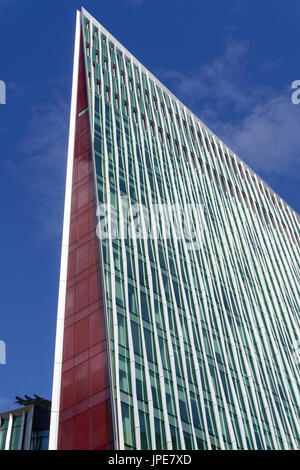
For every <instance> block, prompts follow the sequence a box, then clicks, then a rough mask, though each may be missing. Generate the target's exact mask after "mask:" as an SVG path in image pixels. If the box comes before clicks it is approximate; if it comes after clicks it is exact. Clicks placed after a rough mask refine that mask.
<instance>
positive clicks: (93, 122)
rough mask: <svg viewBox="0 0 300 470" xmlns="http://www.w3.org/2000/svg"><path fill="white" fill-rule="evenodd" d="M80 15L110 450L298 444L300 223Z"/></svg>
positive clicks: (294, 446) (93, 22)
mask: <svg viewBox="0 0 300 470" xmlns="http://www.w3.org/2000/svg"><path fill="white" fill-rule="evenodd" d="M81 21H82V24H81V27H82V33H81V34H82V37H83V42H82V44H83V45H84V52H85V68H86V81H87V84H88V111H89V114H90V126H91V142H92V144H93V145H92V158H93V168H94V179H95V184H96V188H97V191H96V202H97V205H98V207H99V209H98V227H97V230H98V232H97V233H98V236H99V247H100V265H101V273H100V274H101V276H102V282H103V288H104V300H103V302H104V312H105V315H106V327H107V341H108V346H107V348H108V351H109V357H110V362H109V367H110V387H111V396H112V402H113V403H112V405H113V406H112V409H113V411H112V413H113V417H114V418H113V422H114V427H115V446H116V448H119V449H208V450H209V449H298V448H299V447H300V440H299V439H300V436H299V375H298V374H299V355H298V349H297V348H298V342H297V338H298V337H299V311H300V302H299V279H300V270H299V258H300V253H299V247H300V241H299V216H298V215H297V214H296V213H295V212H294V211H293V210H292V209H291V208H290V207H289V206H287V205H286V203H285V202H284V201H282V199H280V198H279V197H278V196H277V195H276V194H275V193H274V192H273V191H272V189H271V188H269V187H268V186H267V185H266V184H265V183H264V182H263V181H262V180H261V179H260V178H259V176H258V175H256V174H255V173H253V171H252V170H250V169H249V168H248V167H247V166H246V165H245V164H244V163H243V162H242V161H241V160H240V159H239V158H238V157H237V156H236V155H235V154H234V153H233V152H232V151H231V150H230V149H229V148H228V147H226V145H224V143H223V142H222V141H221V140H220V139H218V137H216V136H215V135H214V134H213V133H212V132H211V131H210V130H209V129H207V127H206V126H205V125H204V124H203V123H202V122H201V121H199V119H198V118H197V117H196V116H195V115H193V114H192V113H191V112H190V111H189V110H188V109H187V108H186V107H185V106H184V105H183V104H182V103H180V102H179V100H178V99H177V98H176V97H175V96H174V95H172V93H171V92H169V91H168V90H167V89H166V88H165V87H164V86H163V85H162V84H161V83H160V82H159V81H158V80H157V79H156V78H155V77H154V76H153V75H152V74H151V73H150V72H149V71H148V70H146V69H145V68H144V67H143V66H142V65H141V64H140V62H138V61H137V60H136V59H135V58H134V57H133V56H132V55H131V54H130V53H129V52H128V51H127V50H126V49H125V48H124V47H123V46H122V45H121V44H120V43H119V42H118V41H116V40H115V39H114V38H113V37H112V36H111V35H110V34H109V33H108V32H107V31H106V30H105V29H104V28H103V27H102V26H101V25H100V24H99V23H98V22H97V21H96V20H95V19H94V18H92V17H91V16H90V15H89V14H88V13H87V12H86V11H85V10H83V11H82V13H81ZM157 207H159V208H160V210H162V208H163V210H167V209H168V208H172V210H173V212H172V217H171V219H170V217H169V218H166V217H162V216H161V213H159V215H157V212H155V213H154V211H153V208H156V209H157ZM141 208H142V210H141ZM174 208H175V209H176V210H175V211H174ZM105 211H107V212H106V213H105V217H103V215H104V212H105ZM134 211H136V212H134ZM133 212H134V213H133ZM124 213H125V216H124ZM182 214H183V215H182ZM182 218H183V219H184V220H182ZM166 220H167V221H168V222H170V220H171V222H172V223H171V224H170V225H169V226H168V224H166V223H165V222H166ZM103 221H105V227H104V224H103ZM137 228H138V230H137Z"/></svg>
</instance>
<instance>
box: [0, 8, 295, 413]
mask: <svg viewBox="0 0 300 470" xmlns="http://www.w3.org/2000/svg"><path fill="white" fill-rule="evenodd" d="M82 5H83V6H84V7H85V8H86V9H87V10H88V11H90V13H91V14H92V15H94V16H95V17H96V18H97V19H98V20H99V21H100V22H101V23H102V24H103V25H104V26H105V28H106V29H108V30H109V31H110V32H111V33H112V34H113V35H114V36H115V37H116V38H117V39H118V40H119V41H120V42H121V43H122V44H124V46H125V47H127V49H129V50H130V51H131V52H132V53H133V54H134V55H135V56H136V57H137V58H138V59H139V60H140V61H141V62H142V63H143V64H144V65H145V66H146V67H147V68H149V69H150V70H151V72H152V73H154V75H156V76H157V77H158V78H159V79H160V80H161V81H162V82H163V83H164V84H165V85H166V86H167V87H168V88H170V89H171V91H173V93H174V94H175V95H176V96H178V98H179V99H181V100H182V101H183V102H184V103H185V104H186V105H187V106H188V107H190V108H191V109H192V110H193V111H194V112H195V113H196V114H197V115H198V116H199V117H200V118H201V119H202V120H203V121H204V122H205V123H206V124H207V125H208V126H209V127H210V128H211V129H212V130H214V131H215V133H216V134H217V135H219V136H220V137H222V138H223V139H224V141H225V142H226V143H227V144H228V145H229V146H231V147H232V148H233V150H234V151H235V152H236V153H237V154H238V155H239V156H240V157H241V158H242V159H243V160H245V161H246V162H247V163H248V164H249V165H250V166H251V167H252V168H253V169H254V170H255V171H256V172H257V173H258V174H260V175H261V176H262V177H263V179H264V180H265V181H266V182H267V183H268V184H270V186H272V187H273V188H274V190H275V191H276V192H277V193H278V194H279V195H280V196H281V197H282V198H283V199H285V200H286V202H288V203H289V204H290V205H291V206H292V207H293V208H294V209H295V210H296V211H297V212H300V197H299V194H300V176H299V175H300V132H299V124H300V105H298V106H297V105H294V104H292V101H291V95H292V91H293V90H292V89H291V84H292V82H293V81H294V80H297V79H300V70H299V57H298V55H299V52H298V47H297V45H298V44H299V39H300V29H299V23H300V4H299V1H297V0H274V1H273V2H270V1H269V0H244V1H242V0H226V1H224V0H210V1H209V2H208V1H202V0H110V1H100V0H86V1H85V2H84V3H83V4H82ZM80 7H81V2H77V1H75V0H59V1H57V0H51V1H48V0H43V1H37V0H0V44H1V47H0V80H4V81H5V82H6V85H7V104H6V105H0V154H1V159H0V167H1V171H0V195H1V202H2V204H1V211H2V230H1V232H0V239H1V247H2V250H1V257H2V269H1V271H0V276H1V278H0V286H1V313H0V315H1V316H0V340H3V341H5V342H6V347H7V364H6V365H0V410H5V409H8V408H11V407H13V406H14V405H13V402H14V397H15V395H23V394H28V395H30V394H34V393H36V394H38V395H41V396H43V397H45V398H51V387H52V371H53V360H54V341H55V327H56V307H57V294H58V278H59V264H60V243H61V232H62V216H63V199H64V178H65V166H66V148H67V136H68V120H69V116H68V113H69V105H70V93H71V79H72V60H73V43H74V28H75V11H76V8H80Z"/></svg>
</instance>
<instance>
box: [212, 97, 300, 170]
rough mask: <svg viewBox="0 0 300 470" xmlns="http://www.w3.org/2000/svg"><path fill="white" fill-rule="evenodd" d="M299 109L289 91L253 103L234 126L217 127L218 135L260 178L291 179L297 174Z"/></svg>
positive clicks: (299, 143)
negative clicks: (265, 175)
mask: <svg viewBox="0 0 300 470" xmlns="http://www.w3.org/2000/svg"><path fill="white" fill-rule="evenodd" d="M299 121H300V106H296V105H293V104H292V102H291V93H290V90H284V91H282V92H281V93H280V94H279V95H278V96H272V97H269V98H268V99H267V100H265V101H264V102H260V103H257V105H256V106H254V107H253V108H252V109H251V110H250V111H249V113H248V114H247V116H245V117H244V118H243V119H242V120H241V121H240V122H238V123H237V124H235V125H231V124H228V125H226V124H221V123H219V125H218V128H219V132H221V133H222V135H223V138H224V139H225V140H226V141H227V142H228V144H229V145H230V146H231V147H232V148H233V150H235V151H236V152H237V153H238V155H239V156H240V157H241V158H243V159H245V160H246V161H247V163H248V164H249V165H250V166H252V167H254V169H255V170H256V171H262V172H263V173H264V174H274V175H276V174H277V175H281V174H282V175H289V174H290V175H295V174H296V173H297V172H298V173H299V171H300V132H299Z"/></svg>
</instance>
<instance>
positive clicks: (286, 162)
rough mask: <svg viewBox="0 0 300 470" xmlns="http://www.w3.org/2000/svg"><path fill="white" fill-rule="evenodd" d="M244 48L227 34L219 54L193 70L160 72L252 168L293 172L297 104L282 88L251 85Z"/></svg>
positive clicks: (298, 144)
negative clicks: (293, 102) (228, 37)
mask: <svg viewBox="0 0 300 470" xmlns="http://www.w3.org/2000/svg"><path fill="white" fill-rule="evenodd" d="M248 51H249V45H248V44H247V43H244V42H240V41H237V40H235V39H232V38H230V39H229V40H228V42H227V45H226V47H225V50H224V53H223V54H222V55H220V56H218V57H215V58H214V59H213V60H212V61H211V62H210V63H208V64H204V65H202V66H201V67H199V69H198V70H196V71H185V72H182V71H167V72H162V73H161V76H162V77H163V78H164V77H166V78H168V79H169V80H170V81H171V84H172V86H173V88H174V91H175V94H176V95H177V96H178V97H179V98H180V99H182V100H183V101H184V102H185V103H186V104H187V105H188V106H189V107H191V108H192V109H193V110H194V111H195V113H196V114H197V115H198V116H199V117H200V119H201V120H202V121H203V122H205V123H206V124H207V125H208V126H209V127H210V128H211V129H212V130H214V132H215V133H216V134H217V135H219V136H220V137H221V138H222V139H223V140H224V141H225V142H226V143H227V144H228V145H229V146H230V147H232V149H233V150H234V151H235V152H236V153H237V154H238V155H239V156H240V157H241V158H242V159H243V160H245V161H246V162H247V163H248V164H249V165H250V166H252V168H253V169H254V170H255V171H257V172H259V171H262V172H264V174H265V175H267V174H268V175H280V174H285V175H289V174H290V175H294V172H295V169H296V168H297V169H298V171H299V169H300V132H299V119H300V105H299V106H295V105H293V104H292V102H291V94H292V90H290V89H289V88H288V87H287V89H283V90H279V91H278V90H275V89H273V88H272V87H271V86H270V85H266V84H259V85H257V84H256V85H253V84H252V76H251V74H250V73H248V72H247V54H248ZM266 63H267V62H266ZM275 65H276V66H278V64H275V63H274V64H273V66H274V67H275ZM288 86H290V84H288Z"/></svg>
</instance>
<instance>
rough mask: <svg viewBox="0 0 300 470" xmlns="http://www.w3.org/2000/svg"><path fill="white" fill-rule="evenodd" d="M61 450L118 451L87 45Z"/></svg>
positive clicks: (75, 174)
mask: <svg viewBox="0 0 300 470" xmlns="http://www.w3.org/2000/svg"><path fill="white" fill-rule="evenodd" d="M78 78H79V80H78V91H77V118H76V131H75V150H74V167H73V186H72V209H71V222H70V240H69V259H68V280H67V293H66V309H65V329H64V352H63V367H62V384H61V385H62V386H61V401H60V420H59V440H58V449H60V450H63V449H75V450H76V449H77V450H85V449H89V450H95V449H99V450H100V449H113V447H114V444H113V426H112V422H113V420H112V411H111V401H110V383H109V373H108V351H107V343H106V332H105V318H104V305H103V292H102V284H101V277H100V276H101V269H100V268H101V266H100V257H99V243H98V239H97V236H96V198H95V185H94V174H93V162H92V152H91V137H90V128H89V114H88V112H86V113H84V114H82V115H81V116H79V113H80V112H81V111H82V110H84V109H85V108H86V107H87V106H88V102H87V89H86V80H85V65H84V57H83V48H82V43H81V52H80V64H79V77H78Z"/></svg>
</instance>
